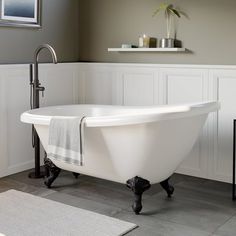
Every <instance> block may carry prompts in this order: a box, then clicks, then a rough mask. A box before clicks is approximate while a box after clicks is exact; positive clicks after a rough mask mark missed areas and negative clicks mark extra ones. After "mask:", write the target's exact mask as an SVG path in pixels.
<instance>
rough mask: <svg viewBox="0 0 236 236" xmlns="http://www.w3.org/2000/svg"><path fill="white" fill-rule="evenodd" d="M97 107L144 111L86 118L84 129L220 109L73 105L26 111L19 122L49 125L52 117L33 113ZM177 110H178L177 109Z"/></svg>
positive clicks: (213, 104) (214, 104) (211, 104)
mask: <svg viewBox="0 0 236 236" xmlns="http://www.w3.org/2000/svg"><path fill="white" fill-rule="evenodd" d="M69 106H71V107H72V106H74V107H79V106H81V107H82V106H83V107H88V106H90V107H98V108H105V107H106V108H109V107H111V108H116V109H119V108H120V109H124V108H126V109H137V110H140V111H144V112H143V113H134V112H133V113H132V112H130V113H127V114H122V115H104V116H88V117H86V118H85V120H84V124H85V126H86V127H105V126H122V125H132V124H133V125H135V124H142V123H150V122H156V121H161V120H170V119H178V118H183V117H189V116H195V115H202V114H205V113H210V112H213V111H216V110H218V109H219V108H220V103H219V102H218V101H207V102H198V103H186V104H176V105H157V106H116V105H113V106H112V105H97V104H96V105H95V104H75V105H62V106H48V107H43V108H38V109H34V110H28V111H26V112H24V113H22V114H21V117H20V119H21V121H22V122H23V123H29V124H37V125H49V124H50V120H51V119H52V117H58V116H51V115H39V114H36V113H34V112H38V111H39V110H42V111H43V110H44V109H48V108H49V109H50V108H60V107H62V108H63V107H69ZM168 106H169V107H170V108H172V109H170V110H169V111H168V109H167V111H166V112H160V111H159V112H158V111H156V112H155V109H156V110H158V108H163V107H166V108H167V107H168ZM173 108H175V109H173ZM178 108H179V109H178ZM59 117H61V118H63V117H65V118H76V117H78V116H59Z"/></svg>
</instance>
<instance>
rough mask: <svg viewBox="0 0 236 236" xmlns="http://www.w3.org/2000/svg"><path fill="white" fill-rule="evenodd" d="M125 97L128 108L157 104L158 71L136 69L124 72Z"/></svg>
mask: <svg viewBox="0 0 236 236" xmlns="http://www.w3.org/2000/svg"><path fill="white" fill-rule="evenodd" d="M123 83H124V88H123V97H124V105H126V106H149V105H154V104H157V102H158V97H157V94H158V93H157V92H158V71H155V70H153V69H147V68H142V67H141V68H138V69H137V68H134V69H133V70H132V71H131V70H129V71H128V70H126V71H124V72H123Z"/></svg>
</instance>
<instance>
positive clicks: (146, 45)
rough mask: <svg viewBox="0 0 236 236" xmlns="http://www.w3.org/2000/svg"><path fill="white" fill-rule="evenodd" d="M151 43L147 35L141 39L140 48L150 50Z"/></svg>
mask: <svg viewBox="0 0 236 236" xmlns="http://www.w3.org/2000/svg"><path fill="white" fill-rule="evenodd" d="M149 43H150V37H148V36H147V35H146V34H144V35H143V36H140V37H139V47H140V48H149Z"/></svg>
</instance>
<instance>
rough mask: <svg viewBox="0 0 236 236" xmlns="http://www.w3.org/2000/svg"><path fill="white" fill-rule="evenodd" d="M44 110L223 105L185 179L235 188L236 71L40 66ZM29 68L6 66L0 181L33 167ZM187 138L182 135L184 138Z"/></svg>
mask: <svg viewBox="0 0 236 236" xmlns="http://www.w3.org/2000/svg"><path fill="white" fill-rule="evenodd" d="M39 68H40V74H39V76H40V82H41V84H42V86H45V87H46V90H45V96H44V97H43V98H42V97H41V106H48V105H59V104H60V105H61V104H76V103H87V104H88V103H93V104H114V105H135V106H138V105H158V104H160V105H162V104H176V103H189V102H199V101H206V100H219V101H220V102H221V110H220V111H219V112H215V113H213V114H211V115H210V116H209V118H208V120H207V123H206V125H205V127H204V130H203V132H202V134H201V136H200V137H199V140H198V142H197V143H196V145H195V146H194V148H193V150H192V152H191V153H190V155H189V157H188V158H187V159H186V160H185V161H184V162H183V163H182V165H181V166H180V168H179V169H178V170H177V171H178V172H179V173H183V174H188V175H193V176H199V177H204V178H210V179H215V180H220V181H226V182H230V181H231V178H232V147H233V144H232V122H233V119H234V118H236V108H234V107H236V106H234V101H236V66H211V65H154V64H113V63H61V64H60V63H59V64H58V65H53V64H43V65H40V67H39ZM28 109H30V106H29V65H5V66H4V65H0V177H1V176H6V175H9V174H12V173H16V172H19V171H22V170H26V169H28V168H31V167H33V164H34V161H33V158H34V157H33V149H32V147H31V126H30V125H26V124H22V123H21V122H20V114H21V113H22V112H23V111H25V110H28ZM180 137H181V134H180Z"/></svg>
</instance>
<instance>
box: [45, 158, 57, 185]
mask: <svg viewBox="0 0 236 236" xmlns="http://www.w3.org/2000/svg"><path fill="white" fill-rule="evenodd" d="M44 166H45V170H46V176H45V179H44V184H45V185H46V186H47V187H48V188H50V187H51V185H52V183H53V182H54V181H55V179H56V178H57V177H58V175H59V174H60V172H61V169H60V168H58V167H57V166H55V165H54V164H53V162H52V161H51V160H50V159H49V158H47V157H45V158H44Z"/></svg>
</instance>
